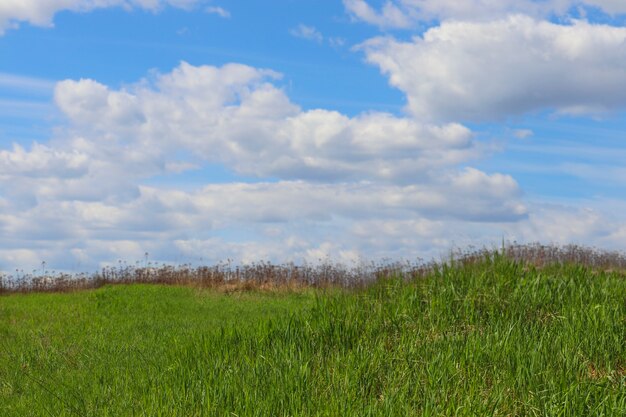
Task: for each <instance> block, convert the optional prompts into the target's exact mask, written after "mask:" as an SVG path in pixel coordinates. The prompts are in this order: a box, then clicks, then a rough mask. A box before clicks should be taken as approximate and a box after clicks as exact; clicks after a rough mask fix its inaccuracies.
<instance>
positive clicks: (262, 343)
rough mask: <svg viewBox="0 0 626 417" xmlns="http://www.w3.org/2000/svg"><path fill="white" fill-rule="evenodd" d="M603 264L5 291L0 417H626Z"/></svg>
mask: <svg viewBox="0 0 626 417" xmlns="http://www.w3.org/2000/svg"><path fill="white" fill-rule="evenodd" d="M603 256H604V255H602V254H598V253H592V252H585V251H574V252H567V251H558V250H554V251H552V252H551V250H550V249H548V250H546V248H543V249H542V250H541V251H537V250H535V251H534V252H533V249H532V248H521V247H520V248H518V249H517V251H509V252H505V251H502V252H498V251H482V252H480V253H478V254H473V255H471V256H465V257H463V259H460V260H450V261H449V262H444V263H438V264H430V265H428V267H420V268H404V269H403V268H402V267H399V266H396V267H395V268H386V269H384V268H382V269H380V268H379V269H377V271H376V272H375V273H373V275H372V274H370V275H368V276H367V277H366V278H364V279H363V280H358V279H357V278H358V273H362V272H363V271H361V272H358V273H357V272H354V273H353V274H352V275H350V274H348V273H347V272H346V271H345V270H338V271H339V272H337V274H338V275H337V276H336V277H335V278H332V277H333V269H332V268H330V269H327V270H326V271H322V272H320V271H318V272H319V274H318V275H315V274H313V272H311V274H309V275H306V274H304V275H299V277H300V281H297V280H296V281H293V282H292V281H290V279H292V278H293V277H294V276H296V275H294V274H295V273H294V270H293V269H291V271H292V272H291V275H285V273H284V271H283V273H277V272H276V271H275V272H274V274H275V275H276V276H280V277H282V280H279V282H277V283H274V284H273V285H272V282H271V281H268V280H267V279H260V278H259V279H258V280H257V281H256V282H253V283H254V285H251V284H250V281H249V282H248V283H247V284H246V283H244V282H241V281H238V282H236V283H232V282H229V281H228V280H226V281H223V280H222V281H221V283H220V282H218V281H219V279H218V278H216V276H213V278H212V281H211V280H208V279H207V280H206V281H205V282H204V284H205V285H199V284H200V283H199V282H195V284H194V281H193V280H191V279H189V280H185V279H183V278H184V277H183V276H182V275H177V279H176V280H174V279H172V280H171V281H170V282H167V281H165V280H164V279H160V280H157V279H156V278H155V279H153V281H155V282H150V283H146V282H139V283H137V282H134V283H133V282H132V280H131V279H130V278H129V279H127V280H119V281H120V282H116V283H113V282H112V281H106V280H104V278H103V277H102V276H100V277H99V279H100V280H99V281H96V278H94V279H92V280H87V281H85V282H87V283H89V285H87V284H83V285H84V287H85V288H84V289H82V290H76V289H68V288H67V287H54V286H52V287H50V288H53V287H54V288H55V291H52V290H51V291H50V292H45V291H36V288H34V287H32V286H31V287H29V288H30V290H27V286H25V284H24V286H22V287H21V289H20V288H16V287H14V288H12V289H10V288H8V287H5V290H4V291H5V294H4V295H2V296H0V415H2V416H46V415H51V416H241V417H243V416H441V415H444V416H492V415H493V416H623V415H626V279H625V277H626V274H624V272H623V271H624V270H623V269H621V267H622V266H623V265H622V264H621V263H620V262H623V259H621V258H619V257H618V256H608V255H607V256H605V257H604V258H603ZM270 270H271V268H270ZM265 271H266V272H267V269H266V270H265ZM342 271H343V272H342ZM205 272H206V271H205ZM257 272H258V270H257ZM370 272H371V271H370ZM141 274H143V275H141ZM281 274H282V275H281ZM320 274H321V275H320ZM324 274H326V275H324ZM342 274H343V275H342ZM155 276H156V275H155ZM137 277H144V278H145V279H144V281H145V280H147V277H148V275H147V273H146V272H145V271H143V272H142V273H140V274H139V275H137ZM290 277H291V278H290ZM302 277H308V278H307V279H308V280H309V281H310V282H305V281H306V280H304V278H302ZM324 277H326V279H325V280H324ZM350 277H352V279H353V280H355V281H347V280H348V278H350ZM197 278H198V277H196V279H197ZM266 278H267V277H266ZM341 283H343V285H341ZM346 283H351V284H350V285H345V284H346ZM172 284H174V285H172ZM209 284H210V285H209ZM39 285H40V287H39V289H40V290H46V289H50V288H42V287H41V285H42V284H41V283H40V284H39ZM60 288H64V289H65V291H64V292H59V289H60Z"/></svg>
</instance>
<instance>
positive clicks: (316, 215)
mask: <svg viewBox="0 0 626 417" xmlns="http://www.w3.org/2000/svg"><path fill="white" fill-rule="evenodd" d="M279 79H280V75H279V74H277V73H275V72H273V71H269V70H264V69H257V68H252V67H248V66H245V65H238V64H229V65H225V66H223V67H211V66H201V67H196V66H192V65H189V64H186V63H182V64H181V65H180V66H179V67H178V68H176V69H174V70H173V71H172V72H171V73H168V74H163V75H157V76H156V77H155V78H154V80H153V81H152V82H149V81H142V82H139V83H138V84H136V85H134V86H128V87H127V88H125V89H120V90H113V89H110V88H109V87H107V86H105V85H103V84H100V83H98V82H96V81H93V80H78V81H69V80H68V81H63V82H60V83H59V84H58V85H57V87H56V93H55V100H56V103H57V105H58V107H59V109H60V110H61V111H62V112H63V113H64V115H65V116H66V117H67V126H66V127H65V128H59V129H57V136H56V137H55V138H54V139H53V140H51V141H50V142H48V143H46V144H34V145H33V146H32V147H31V148H30V149H26V148H24V147H22V146H18V145H14V146H13V148H12V149H6V150H3V151H0V198H3V199H2V200H1V201H2V205H1V207H0V230H1V231H2V234H1V235H2V236H3V237H2V238H1V239H0V246H2V247H4V248H6V253H5V252H2V253H0V263H2V262H3V263H4V265H6V264H7V263H9V264H11V265H12V262H13V261H12V260H15V259H17V258H16V257H15V256H16V254H19V253H22V252H19V251H21V250H28V251H35V253H36V254H39V255H37V256H40V257H41V259H40V260H46V261H47V262H49V264H50V265H55V264H56V265H64V266H65V267H67V266H68V265H70V264H71V265H73V263H80V264H81V265H83V267H84V268H86V267H93V266H94V265H96V264H98V263H100V262H110V261H112V260H115V259H116V258H117V257H120V252H119V248H128V247H129V246H128V245H129V244H131V243H132V245H131V246H132V247H133V248H134V249H132V250H130V249H129V250H130V252H128V255H127V256H126V257H124V259H128V257H132V254H134V253H136V254H141V253H143V252H142V251H149V252H150V253H155V254H160V255H155V256H161V257H162V258H161V259H170V260H171V257H170V258H168V253H169V252H168V251H171V250H174V251H176V250H178V251H183V249H182V248H184V251H183V252H184V253H185V254H186V255H185V256H191V255H190V254H191V253H195V255H198V253H197V252H194V251H200V250H202V249H201V248H206V247H211V248H215V247H216V246H219V245H222V247H223V248H228V249H229V250H232V251H233V254H240V255H241V256H242V258H241V259H244V258H245V259H249V260H250V259H254V258H251V257H252V256H253V255H255V256H257V258H256V259H257V260H258V259H259V258H258V256H261V255H267V256H271V257H272V259H275V260H285V259H296V258H298V257H299V258H300V259H311V258H312V257H315V256H318V255H320V254H321V253H325V252H328V251H329V250H333V251H334V250H336V253H337V254H340V255H341V254H342V255H341V257H343V259H348V258H353V257H355V256H357V252H358V253H364V254H370V253H371V252H370V251H371V250H373V249H372V248H374V249H375V246H368V245H366V244H363V245H361V244H359V243H358V241H357V240H355V236H357V235H356V234H355V233H357V232H355V231H356V230H358V236H361V235H362V233H363V228H360V229H359V224H360V223H361V222H377V221H382V220H385V219H386V220H388V221H392V220H393V221H404V222H426V223H427V222H451V221H454V222H467V223H472V224H473V223H481V224H489V223H502V222H517V221H522V220H523V219H524V218H525V217H526V216H527V214H528V212H527V209H526V207H525V205H524V203H523V201H522V196H521V191H520V190H519V187H518V185H517V183H516V182H515V180H514V179H513V178H511V177H510V176H507V175H502V174H497V173H495V174H487V173H484V172H481V171H478V170H476V169H472V168H462V169H461V168H459V166H460V165H464V164H467V163H469V162H471V160H472V159H473V158H476V157H478V156H480V155H481V154H482V153H483V150H482V148H481V146H479V145H477V144H476V143H475V142H474V139H473V135H472V132H471V131H470V130H469V129H467V128H466V127H464V126H462V125H459V124H455V123H451V124H444V125H433V124H425V123H419V122H417V121H416V120H414V119H411V118H403V117H398V116H393V115H390V114H386V113H364V114H361V115H358V116H355V117H348V116H346V115H343V114H341V113H338V112H333V111H328V110H323V109H317V110H310V111H303V110H301V109H300V108H299V107H298V106H297V105H295V104H294V103H292V102H291V101H290V100H289V98H288V97H287V96H286V94H285V93H284V91H283V90H281V89H280V88H279V87H278V86H277V85H276V83H277V82H279V81H278V80H279ZM181 152H182V153H183V156H180V154H181ZM184 155H186V156H184ZM211 163H218V164H224V165H225V166H226V167H228V168H229V169H231V170H234V171H235V172H238V173H241V174H246V175H253V176H257V177H259V178H260V179H263V178H267V177H272V178H275V179H276V181H275V182H262V183H258V184H242V183H229V184H221V185H220V184H213V185H211V184H207V185H205V186H202V187H199V188H196V189H187V190H185V191H183V190H175V189H167V188H164V187H155V186H146V185H143V184H142V183H143V182H144V181H145V180H148V179H151V178H154V177H156V176H159V175H163V174H166V173H168V172H171V173H176V172H181V171H184V170H185V169H193V168H194V167H196V166H198V165H200V166H202V165H204V164H211ZM183 178H184V177H183ZM207 182H210V178H209V179H207ZM267 225H275V226H273V227H272V229H273V231H272V234H273V235H274V236H276V234H277V233H278V234H281V236H284V240H285V241H289V242H292V243H291V244H290V245H286V246H284V247H281V245H279V244H272V243H271V242H268V239H269V241H276V238H275V237H274V238H268V237H267V235H266V227H267ZM244 230H245V231H250V232H246V233H247V234H249V233H252V236H249V235H247V238H246V239H239V238H237V236H238V235H239V234H241V233H243V231H244ZM220 235H226V236H231V237H223V238H218V237H217V236H220ZM282 239H283V238H282V237H281V239H279V240H281V241H282ZM428 239H431V238H430V237H429V238H428ZM107 242H108V243H107ZM129 242H130V243H129ZM207 242H208V243H207ZM216 242H218V243H219V245H218V243H216ZM330 242H334V243H332V244H330ZM120 245H121V246H120ZM206 245H208V246H206ZM422 246H424V245H422ZM194 248H195V249H194ZM16 251H18V252H16ZM224 251H225V249H223V250H221V251H220V252H218V253H226V252H224ZM355 251H356V252H355ZM3 253H5V255H6V256H4V255H3ZM68 254H71V256H70V255H68ZM233 254H230V255H225V257H226V256H231V257H232V256H234V255H233ZM27 255H28V256H27V257H24V256H25V255H24V256H22V258H20V259H27V258H28V257H30V258H28V259H33V256H35V255H33V254H32V253H31V252H29V253H28V254H27ZM195 255H194V256H195ZM68 257H69V258H68ZM262 257H265V256H262ZM213 259H214V260H217V259H215V258H213Z"/></svg>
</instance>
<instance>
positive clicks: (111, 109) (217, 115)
mask: <svg viewBox="0 0 626 417" xmlns="http://www.w3.org/2000/svg"><path fill="white" fill-rule="evenodd" d="M278 77H279V75H278V74H276V73H274V72H272V71H268V70H259V69H255V68H252V67H248V66H244V65H238V64H230V65H226V66H224V67H221V68H216V67H210V66H204V67H194V66H191V65H189V64H186V63H183V64H181V65H180V66H179V67H178V68H176V69H175V70H174V71H173V72H172V73H170V74H165V75H162V76H159V77H158V78H157V80H156V81H155V83H154V85H153V86H147V87H146V86H145V85H139V86H137V88H135V89H134V90H133V91H130V90H120V91H112V90H110V89H108V88H107V87H106V86H104V85H102V84H99V83H97V82H95V81H92V80H80V81H64V82H62V83H60V84H59V85H58V87H57V90H56V102H57V103H58V105H59V107H60V108H61V110H63V112H64V113H65V114H66V115H67V116H68V118H69V119H70V120H71V122H72V124H73V126H74V127H76V128H80V130H81V132H83V133H85V132H88V134H89V135H103V136H104V137H106V138H107V139H106V140H108V141H109V142H110V143H118V144H121V143H126V144H127V145H126V146H127V147H128V149H129V150H132V149H141V150H142V152H146V154H145V156H147V157H150V155H152V156H154V157H157V155H155V152H160V153H161V155H164V154H166V153H168V149H170V150H171V149H175V148H177V149H180V148H181V147H182V148H185V149H188V150H189V151H190V152H193V153H194V154H196V155H198V156H199V157H201V158H202V159H204V160H206V161H211V162H218V163H224V164H226V165H227V166H229V167H230V168H231V169H233V170H234V171H236V172H237V173H239V174H243V175H253V176H257V177H260V178H264V177H278V178H282V179H288V180H302V179H305V180H314V181H346V180H356V179H358V180H385V181H390V182H398V181H404V182H407V181H408V182H411V181H414V180H416V179H418V178H423V177H427V176H432V175H435V174H436V173H437V170H438V169H440V168H442V167H450V166H454V165H456V164H458V163H460V162H463V161H467V160H470V159H472V158H474V157H476V156H477V155H479V154H480V149H479V147H477V146H476V145H475V144H474V143H473V141H472V132H471V131H470V130H469V129H467V128H466V127H464V126H462V125H460V124H456V123H451V124H444V125H431V124H423V123H420V122H417V121H416V120H414V119H411V118H401V117H396V116H393V115H390V114H387V113H364V114H361V115H359V116H356V117H353V118H350V117H347V116H345V115H343V114H341V113H339V112H335V111H328V110H323V109H316V110H310V111H302V110H301V109H300V108H299V107H298V106H297V105H295V104H294V103H292V102H291V101H290V100H289V98H288V97H287V96H286V95H285V93H284V91H283V90H281V89H280V88H279V87H277V86H275V85H274V84H272V83H271V82H270V81H272V80H275V79H277V78H278ZM157 144H158V147H156V149H158V150H159V151H156V150H155V145H157ZM138 152H139V151H138ZM129 154H130V155H132V154H133V152H132V151H130V153H129ZM138 158H139V159H141V158H140V157H139V156H138Z"/></svg>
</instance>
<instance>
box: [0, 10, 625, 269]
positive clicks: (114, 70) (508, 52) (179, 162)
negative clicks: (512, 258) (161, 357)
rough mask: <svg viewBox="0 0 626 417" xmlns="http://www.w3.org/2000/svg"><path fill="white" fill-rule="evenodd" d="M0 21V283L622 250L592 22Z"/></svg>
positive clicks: (298, 13) (87, 15)
mask: <svg viewBox="0 0 626 417" xmlns="http://www.w3.org/2000/svg"><path fill="white" fill-rule="evenodd" d="M21 4H22V6H21V8H19V9H18V8H17V7H16V6H15V5H14V4H13V3H12V2H10V1H8V0H7V1H4V0H0V33H1V35H0V230H2V233H1V234H0V270H3V271H9V272H10V271H15V270H16V269H23V270H25V271H29V270H32V269H34V268H37V267H38V266H39V265H40V264H41V262H44V261H45V262H46V265H48V266H49V267H50V268H53V269H55V270H66V271H91V270H94V269H96V268H99V267H102V266H104V265H108V264H116V263H117V262H118V260H123V261H127V262H134V261H136V260H139V259H143V257H144V254H145V253H146V252H148V253H149V254H150V258H151V259H153V260H155V261H160V262H172V263H181V262H192V263H197V262H200V261H202V262H217V261H220V260H224V259H227V258H229V259H233V260H235V261H240V262H251V261H254V260H272V261H275V262H285V261H295V262H303V261H307V262H314V261H317V260H319V259H325V258H330V259H332V260H337V261H340V262H347V263H350V262H357V261H359V260H360V259H372V260H378V259H383V258H385V259H389V258H391V259H414V258H415V257H422V258H429V257H431V256H435V257H436V256H440V255H441V254H445V253H447V252H448V251H450V250H451V249H453V248H455V247H465V246H467V245H473V246H481V245H487V246H489V245H495V244H499V243H500V242H501V241H502V239H505V240H508V241H518V242H537V241H538V242H544V243H559V244H567V243H576V244H585V245H591V246H598V247H602V248H607V249H618V250H621V249H623V248H624V246H625V245H626V214H625V213H626V201H625V196H626V192H625V191H626V167H625V166H624V160H626V146H625V144H624V134H623V132H624V128H625V127H626V117H625V115H624V107H625V106H626V87H624V86H626V27H624V17H625V16H626V6H625V5H622V4H621V2H615V1H612V0H586V1H574V0H562V1H561V0H559V1H557V0H543V1H534V0H515V1H513V0H503V1H502V2H499V3H497V4H495V5H494V4H492V2H488V1H484V0H467V1H465V2H458V1H452V0H438V1H435V0H396V1H386V2H381V1H378V2H377V1H370V2H367V1H364V0H343V1H342V0H336V1H335V0H332V1H331V0H328V1H324V2H320V1H314V0H298V1H288V0H279V1H273V2H269V3H268V2H265V3H263V2H243V1H234V0H233V1H228V0H223V1H217V0H215V1H202V0H104V1H99V2H96V1H95V0H70V1H59V0H24V1H23V2H22V3H21Z"/></svg>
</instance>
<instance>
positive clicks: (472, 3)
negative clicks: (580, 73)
mask: <svg viewBox="0 0 626 417" xmlns="http://www.w3.org/2000/svg"><path fill="white" fill-rule="evenodd" d="M343 3H344V6H345V8H346V10H347V11H348V13H349V14H350V15H351V16H353V17H354V18H355V19H357V20H361V21H363V22H367V23H370V24H373V25H376V26H378V27H381V28H398V29H407V28H415V27H416V26H417V24H418V23H419V22H429V21H433V20H439V21H443V20H449V19H452V20H465V21H467V20H470V21H488V20H493V19H498V18H502V17H505V16H508V15H511V14H525V15H528V16H532V17H535V18H543V17H549V16H562V17H564V16H567V15H568V13H570V12H572V11H573V10H576V9H580V8H581V7H582V8H597V9H600V10H602V11H604V12H605V13H608V14H611V15H618V14H623V13H626V3H625V2H623V1H621V0H539V1H537V0H497V1H493V0H464V1H458V0H397V1H391V0H387V1H385V3H384V4H383V5H382V7H381V8H380V10H377V9H376V8H374V7H372V6H371V5H370V3H369V2H368V1H367V0H344V1H343Z"/></svg>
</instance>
